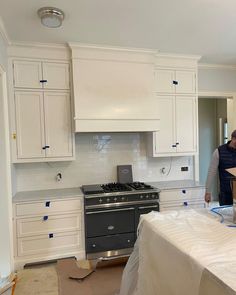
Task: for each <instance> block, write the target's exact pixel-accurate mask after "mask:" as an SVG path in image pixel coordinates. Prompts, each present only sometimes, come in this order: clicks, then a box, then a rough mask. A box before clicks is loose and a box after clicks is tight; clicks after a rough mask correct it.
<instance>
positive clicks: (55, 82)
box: [13, 60, 70, 90]
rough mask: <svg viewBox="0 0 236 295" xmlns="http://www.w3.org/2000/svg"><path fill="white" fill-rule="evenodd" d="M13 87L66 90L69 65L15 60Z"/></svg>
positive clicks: (68, 86) (68, 85)
mask: <svg viewBox="0 0 236 295" xmlns="http://www.w3.org/2000/svg"><path fill="white" fill-rule="evenodd" d="M13 75H14V87H17V88H31V89H35V88H36V89H62V90H68V89H69V88H70V84H69V63H59V62H43V61H42V62H41V61H27V60H15V61H13Z"/></svg>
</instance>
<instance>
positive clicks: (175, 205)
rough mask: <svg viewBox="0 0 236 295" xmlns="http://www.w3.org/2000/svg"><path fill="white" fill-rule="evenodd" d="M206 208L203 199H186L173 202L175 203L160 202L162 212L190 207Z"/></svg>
mask: <svg viewBox="0 0 236 295" xmlns="http://www.w3.org/2000/svg"><path fill="white" fill-rule="evenodd" d="M200 208H205V203H204V201H203V200H198V201H195V202H194V201H184V202H173V203H169V204H168V203H160V212H163V211H167V210H188V209H200Z"/></svg>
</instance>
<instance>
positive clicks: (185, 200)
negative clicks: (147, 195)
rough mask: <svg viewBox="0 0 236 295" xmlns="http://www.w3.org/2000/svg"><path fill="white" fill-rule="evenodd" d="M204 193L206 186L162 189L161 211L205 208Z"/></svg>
mask: <svg viewBox="0 0 236 295" xmlns="http://www.w3.org/2000/svg"><path fill="white" fill-rule="evenodd" d="M204 194H205V188H204V187H182V188H172V189H162V190H161V192H160V200H159V205H160V211H161V212H162V211H167V210H183V209H199V208H204V207H205V202H204Z"/></svg>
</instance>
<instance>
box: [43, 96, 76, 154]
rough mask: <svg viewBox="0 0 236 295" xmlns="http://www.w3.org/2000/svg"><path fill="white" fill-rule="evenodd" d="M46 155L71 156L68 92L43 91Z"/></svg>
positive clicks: (70, 119)
mask: <svg viewBox="0 0 236 295" xmlns="http://www.w3.org/2000/svg"><path fill="white" fill-rule="evenodd" d="M44 118H45V146H49V148H47V149H46V157H72V155H73V146H72V142H73V140H72V126H71V125H72V118H71V101H70V94H69V93H62V92H45V93H44Z"/></svg>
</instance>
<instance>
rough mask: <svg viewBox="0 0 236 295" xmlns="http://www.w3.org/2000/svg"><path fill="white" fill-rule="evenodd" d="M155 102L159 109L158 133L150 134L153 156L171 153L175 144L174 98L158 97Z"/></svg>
mask: <svg viewBox="0 0 236 295" xmlns="http://www.w3.org/2000/svg"><path fill="white" fill-rule="evenodd" d="M157 101H158V105H159V109H160V131H158V132H154V133H153V134H152V142H151V146H152V148H153V150H152V154H153V155H157V154H163V153H164V154H165V153H172V152H173V149H174V148H173V145H174V143H175V142H176V140H175V137H176V132H175V97H174V96H158V97H157Z"/></svg>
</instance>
